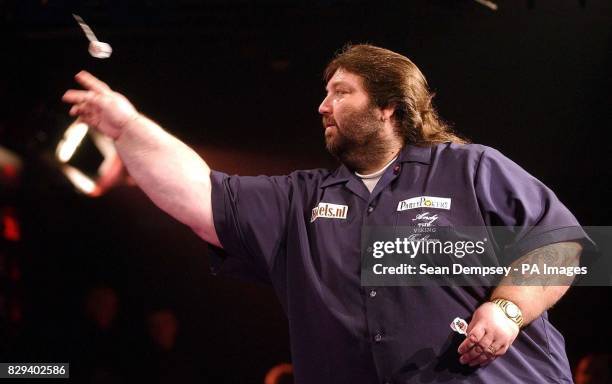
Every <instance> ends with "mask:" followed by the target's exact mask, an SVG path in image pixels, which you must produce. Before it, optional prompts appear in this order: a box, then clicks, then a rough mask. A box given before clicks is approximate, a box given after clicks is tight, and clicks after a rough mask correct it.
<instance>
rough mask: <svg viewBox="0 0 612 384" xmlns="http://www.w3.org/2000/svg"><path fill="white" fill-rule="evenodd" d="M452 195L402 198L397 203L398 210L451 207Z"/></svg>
mask: <svg viewBox="0 0 612 384" xmlns="http://www.w3.org/2000/svg"><path fill="white" fill-rule="evenodd" d="M450 207H451V199H450V197H432V196H419V197H411V198H410V199H406V200H402V201H400V202H399V204H397V210H398V211H406V210H408V209H415V208H435V209H447V210H448V209H450Z"/></svg>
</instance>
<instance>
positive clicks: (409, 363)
mask: <svg viewBox="0 0 612 384" xmlns="http://www.w3.org/2000/svg"><path fill="white" fill-rule="evenodd" d="M211 179H212V207H213V216H214V225H215V229H216V231H217V235H218V236H219V240H220V241H221V244H222V246H223V251H219V252H210V257H211V267H212V269H213V273H228V274H234V275H239V276H243V277H244V276H246V277H249V278H255V279H258V280H261V281H265V282H268V283H270V284H271V285H272V286H273V288H274V290H275V291H276V294H277V295H278V297H279V300H280V302H281V304H282V306H283V308H284V311H285V313H286V315H287V317H288V321H289V330H290V337H291V351H292V359H293V364H294V374H295V379H296V382H297V383H316V384H324V383H334V384H338V383H354V384H358V383H364V384H365V383H368V384H371V383H386V382H390V383H391V382H392V383H430V382H443V383H464V382H470V383H478V382H483V383H500V382H504V383H544V382H546V383H566V382H567V383H571V382H572V378H571V372H570V368H569V364H568V360H567V356H566V354H565V345H564V340H563V337H562V336H561V334H560V333H559V332H558V331H557V330H556V329H555V328H554V327H553V326H552V325H551V324H550V323H549V321H548V316H547V314H546V313H544V314H542V315H541V316H540V317H539V318H537V319H536V320H534V321H533V322H532V323H531V324H529V325H528V326H527V327H526V328H524V329H523V330H522V331H521V332H520V333H519V335H518V337H517V339H516V340H515V341H514V343H513V344H512V346H511V347H510V349H509V350H508V351H507V352H506V354H505V355H503V356H502V357H500V358H498V359H496V360H495V361H493V362H492V363H491V364H489V365H488V366H486V367H482V368H471V367H469V366H464V365H462V364H460V363H459V355H458V353H457V348H458V346H459V344H460V343H461V342H462V340H463V339H464V337H463V336H461V335H459V334H457V333H455V332H453V331H452V330H451V329H450V327H449V324H450V323H451V321H452V320H453V319H454V318H455V317H462V318H464V319H467V320H468V321H469V319H470V317H471V315H472V313H473V312H474V311H475V310H476V308H477V307H478V306H479V305H480V304H482V303H483V302H485V301H487V300H488V299H489V295H490V292H491V288H490V287H489V288H487V287H443V286H440V287H405V286H404V287H399V286H387V287H364V286H362V285H361V284H360V268H361V265H360V264H361V251H360V245H361V241H360V237H361V229H362V226H364V225H385V226H394V225H413V223H412V219H413V218H414V217H415V213H428V212H431V210H432V208H431V207H420V208H416V211H418V212H415V210H414V209H411V210H408V211H407V210H398V204H399V202H401V201H406V200H408V199H413V200H408V201H409V202H410V201H416V200H414V199H415V198H419V197H423V196H435V197H438V200H437V201H438V202H439V203H440V204H444V202H452V204H451V205H450V209H435V208H433V209H434V210H436V212H435V214H437V215H438V219H437V220H438V224H439V225H446V226H449V225H450V226H485V225H497V226H500V225H501V226H508V227H519V228H520V227H525V228H527V227H539V226H541V227H542V228H547V230H546V232H545V233H544V232H543V233H535V234H534V233H531V235H530V240H529V245H528V246H525V247H523V249H524V250H525V251H528V250H531V249H534V248H537V247H540V246H543V245H546V244H550V243H554V242H560V241H569V240H579V239H583V238H584V237H585V234H584V233H583V232H582V231H581V230H580V228H579V227H578V228H576V226H578V225H579V224H578V222H577V221H576V219H575V218H574V216H573V215H572V214H571V213H570V212H569V211H568V209H567V208H566V207H565V206H563V204H561V202H559V200H558V199H557V197H556V196H555V195H554V193H553V192H552V191H551V190H550V189H548V188H547V187H546V186H544V185H543V184H542V183H541V182H539V181H538V180H537V179H536V178H534V177H533V176H531V175H529V174H528V173H527V172H525V171H524V170H523V169H522V168H520V167H519V166H518V165H516V164H515V163H514V162H512V161H511V160H509V159H508V158H506V157H504V156H503V155H502V154H501V153H500V152H498V151H496V150H494V149H492V148H489V147H485V146H482V145H476V144H469V145H456V144H450V143H445V144H440V145H437V146H433V147H416V146H412V145H407V146H406V147H404V149H403V150H402V152H401V153H400V155H399V157H398V159H397V160H396V161H395V162H394V163H393V164H391V165H390V166H389V167H388V168H387V169H386V171H385V172H384V174H383V175H382V177H381V179H380V181H379V182H378V184H377V185H376V187H375V189H374V190H373V191H372V193H370V192H369V191H368V189H367V188H366V186H365V185H364V184H363V182H362V181H361V180H360V179H359V178H358V177H357V176H355V175H354V174H353V173H352V172H351V171H350V170H348V169H347V168H346V167H345V166H341V167H339V168H338V169H336V170H334V171H330V170H323V169H317V170H308V171H296V172H293V173H291V174H289V175H286V176H270V177H268V176H228V175H227V174H224V173H221V172H216V171H213V172H212V173H211ZM407 212H410V214H407ZM516 241H517V242H520V239H518V238H517V239H516Z"/></svg>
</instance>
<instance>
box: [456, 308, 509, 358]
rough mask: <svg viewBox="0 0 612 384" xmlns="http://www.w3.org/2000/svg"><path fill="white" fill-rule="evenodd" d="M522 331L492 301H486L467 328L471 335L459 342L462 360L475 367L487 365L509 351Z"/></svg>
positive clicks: (468, 333) (477, 310)
mask: <svg viewBox="0 0 612 384" xmlns="http://www.w3.org/2000/svg"><path fill="white" fill-rule="evenodd" d="M518 333H519V326H518V325H517V324H516V323H515V322H513V321H512V320H510V319H509V318H507V317H506V315H505V314H504V312H503V310H502V309H501V308H499V307H498V306H497V305H495V304H494V303H491V302H487V303H484V304H482V305H481V306H480V307H478V309H476V312H474V315H473V316H472V321H470V324H469V325H468V328H467V335H468V336H467V338H466V339H465V340H464V341H463V343H461V345H460V346H459V350H458V352H459V354H460V355H461V356H460V358H459V361H460V362H461V363H462V364H469V365H470V366H472V367H475V366H477V365H481V366H485V365H487V364H489V363H490V362H491V361H493V360H494V359H495V358H497V357H499V356H501V355H503V354H504V353H506V351H507V350H508V348H510V345H511V344H512V342H513V341H514V339H516V336H517V335H518Z"/></svg>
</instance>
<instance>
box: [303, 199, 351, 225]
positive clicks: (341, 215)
mask: <svg viewBox="0 0 612 384" xmlns="http://www.w3.org/2000/svg"><path fill="white" fill-rule="evenodd" d="M347 213H348V205H340V204H330V203H324V202H320V203H319V205H317V206H316V207H314V208H313V209H312V216H311V217H310V222H311V223H312V222H313V221H315V220H316V219H317V218H318V217H327V218H329V219H343V220H346V215H347Z"/></svg>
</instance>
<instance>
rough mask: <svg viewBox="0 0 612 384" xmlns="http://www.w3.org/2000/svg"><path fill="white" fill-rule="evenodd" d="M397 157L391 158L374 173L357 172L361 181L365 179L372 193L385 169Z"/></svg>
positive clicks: (364, 181)
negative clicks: (363, 173)
mask: <svg viewBox="0 0 612 384" xmlns="http://www.w3.org/2000/svg"><path fill="white" fill-rule="evenodd" d="M396 159H397V156H395V157H394V158H393V159H391V161H390V162H388V163H387V164H385V166H384V167H382V168H381V169H380V170H378V171H376V172H374V173H370V174H369V175H362V174H361V173H357V172H355V175H357V177H359V178H360V179H361V181H363V183H364V184H365V186H366V187H367V188H368V190H369V191H370V193H372V191H373V190H374V187H376V184H378V180H380V178H381V177H382V174H383V173H384V172H385V169H387V167H389V166H390V165H391V163H393V162H394V161H395V160H396Z"/></svg>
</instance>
